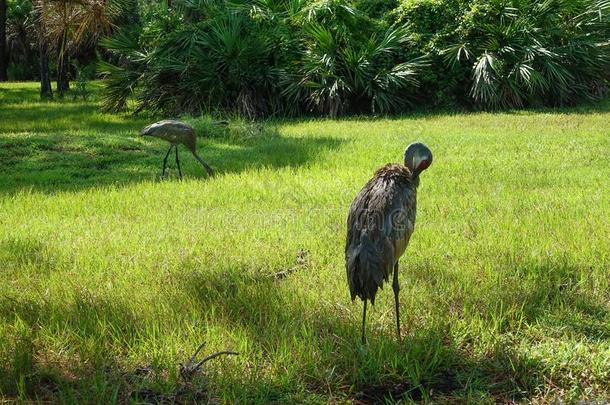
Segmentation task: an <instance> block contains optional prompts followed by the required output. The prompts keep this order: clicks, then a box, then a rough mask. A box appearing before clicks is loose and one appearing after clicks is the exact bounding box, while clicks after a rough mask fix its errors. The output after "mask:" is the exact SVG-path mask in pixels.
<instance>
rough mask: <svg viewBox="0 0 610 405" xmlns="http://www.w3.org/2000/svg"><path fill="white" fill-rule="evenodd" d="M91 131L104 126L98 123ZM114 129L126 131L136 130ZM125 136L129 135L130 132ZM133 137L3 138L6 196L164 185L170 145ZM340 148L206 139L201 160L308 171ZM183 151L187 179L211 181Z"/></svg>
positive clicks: (223, 169)
mask: <svg viewBox="0 0 610 405" xmlns="http://www.w3.org/2000/svg"><path fill="white" fill-rule="evenodd" d="M89 125H94V126H95V125H98V124H97V123H95V122H94V123H93V124H89ZM99 125H104V124H103V123H99ZM114 125H115V126H117V127H121V128H123V126H124V127H125V128H131V126H132V124H114ZM111 126H112V125H111ZM138 128H139V126H138ZM132 129H133V128H132ZM115 130H116V128H115ZM121 131H123V130H121ZM124 131H125V132H126V133H129V131H128V130H127V129H124ZM133 132H134V136H131V137H127V136H125V137H118V136H114V137H110V138H104V137H103V136H101V135H99V136H95V135H91V136H86V135H83V136H69V135H64V134H58V133H53V134H48V135H32V134H24V135H23V136H18V135H11V136H7V135H2V134H0V173H1V174H2V179H1V180H0V194H2V193H5V194H11V193H15V192H18V191H19V190H24V189H25V190H34V191H42V192H56V191H78V190H82V189H88V188H94V187H100V186H107V185H114V186H124V185H127V184H131V183H137V182H141V181H146V180H153V179H159V180H160V174H161V173H160V172H161V165H162V161H163V156H164V154H165V152H166V149H167V145H166V144H165V143H163V142H161V141H159V142H156V141H152V142H150V141H145V140H142V139H140V138H138V137H136V136H135V133H136V132H135V131H133ZM340 143H341V141H340V140H336V139H333V138H285V137H281V136H279V135H274V134H270V135H262V136H260V137H258V138H255V139H248V140H246V141H244V142H231V141H225V140H209V139H201V140H200V141H199V154H200V155H201V156H202V157H203V158H204V159H205V160H206V161H207V162H208V163H209V164H210V165H211V166H212V167H214V168H215V169H216V171H217V173H218V174H219V175H222V174H223V173H233V172H242V171H247V170H255V169H257V168H283V167H298V166H302V165H305V164H307V163H308V162H310V161H312V160H313V159H314V158H315V157H316V156H317V155H318V154H319V153H321V152H324V151H328V150H333V149H336V148H338V147H339V145H340ZM180 150H181V152H180V156H181V162H182V165H183V173H184V175H185V177H195V178H201V179H205V178H207V176H206V174H205V172H204V171H203V169H202V168H201V166H200V165H199V164H198V163H197V162H196V161H195V160H194V158H193V157H192V156H191V154H190V153H189V152H188V151H186V149H185V148H183V147H182V148H180ZM173 165H174V162H173V161H171V160H170V162H169V165H168V168H169V172H168V174H169V175H170V176H175V168H174V167H173ZM168 178H172V177H169V176H168ZM173 178H175V177H173Z"/></svg>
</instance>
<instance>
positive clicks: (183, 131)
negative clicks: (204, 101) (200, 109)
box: [140, 120, 214, 178]
mask: <svg viewBox="0 0 610 405" xmlns="http://www.w3.org/2000/svg"><path fill="white" fill-rule="evenodd" d="M140 136H152V137H154V138H159V139H163V140H164V141H167V142H169V143H170V144H171V145H170V147H169V150H168V151H167V153H166V154H165V158H164V159H163V174H162V175H161V176H162V177H163V176H165V167H166V166H167V158H168V156H169V154H170V152H171V151H172V148H176V165H177V166H178V173H179V174H180V178H182V170H181V169H180V160H179V159H178V145H180V144H182V145H184V146H186V148H187V149H188V150H190V151H191V153H192V154H193V156H195V159H197V160H198V161H199V163H201V164H202V165H203V167H204V168H205V170H206V172H207V173H208V175H209V176H212V175H214V171H213V170H212V168H211V167H210V166H209V165H208V164H207V163H206V162H205V161H204V160H203V159H201V158H200V157H199V155H198V154H197V134H196V133H195V129H194V128H193V127H191V126H190V125H188V124H185V123H184V122H181V121H176V120H163V121H159V122H155V123H154V124H150V125H149V126H147V127H146V128H144V129H143V130H142V131H141V132H140Z"/></svg>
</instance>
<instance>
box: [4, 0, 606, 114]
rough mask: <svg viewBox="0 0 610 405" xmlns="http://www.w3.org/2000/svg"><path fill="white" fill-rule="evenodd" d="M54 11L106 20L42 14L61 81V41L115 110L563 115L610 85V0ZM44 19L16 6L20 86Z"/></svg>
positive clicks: (153, 4)
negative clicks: (440, 110) (97, 79)
mask: <svg viewBox="0 0 610 405" xmlns="http://www.w3.org/2000/svg"><path fill="white" fill-rule="evenodd" d="M45 1H46V3H45V2H43V1H42V0H37V1H36V2H35V3H40V4H42V3H45V4H47V3H48V4H54V5H55V7H56V8H57V7H65V6H66V5H70V4H72V6H71V7H80V8H83V7H89V8H91V9H92V10H93V9H95V10H94V11H95V13H87V14H86V15H91V16H97V17H95V18H92V20H91V21H88V22H87V24H80V26H81V28H78V29H72V28H70V27H75V26H78V25H79V24H77V23H78V21H76V23H75V21H63V22H62V21H61V19H59V18H57V17H56V16H53V15H51V16H50V17H49V16H48V15H47V16H46V17H45V13H43V12H41V13H40V14H41V15H42V17H45V18H42V19H41V20H42V21H43V22H45V24H43V27H42V28H43V29H44V30H46V32H47V33H49V34H52V35H48V36H50V37H51V40H50V44H49V45H50V48H51V49H52V50H54V52H55V53H54V54H53V55H52V56H53V58H54V59H55V60H56V65H57V70H58V71H59V72H60V73H61V68H62V66H61V63H60V62H61V61H62V59H63V56H62V49H63V47H62V41H64V40H66V41H67V42H66V43H67V44H68V45H69V56H70V57H72V58H73V59H74V58H75V59H78V60H79V63H80V65H83V64H86V63H90V62H92V61H94V60H95V59H97V60H98V61H99V63H98V73H99V74H101V76H102V77H103V78H104V79H105V89H106V90H105V97H104V104H105V107H106V108H107V109H108V110H111V111H118V110H123V109H126V108H127V107H133V108H134V109H135V110H136V111H139V110H150V111H163V112H165V113H172V114H178V113H183V112H191V113H192V112H199V111H211V110H222V111H231V112H238V113H240V114H242V115H245V116H248V117H255V116H270V115H302V114H321V115H328V116H337V115H344V114H360V113H365V114H368V113H374V114H377V113H395V112H402V111H406V110H408V109H409V108H411V107H412V106H413V105H417V106H430V107H438V106H443V107H449V108H455V107H459V108H464V107H465V108H519V107H527V106H555V105H569V104H575V103H579V102H583V101H586V100H589V99H594V98H599V97H603V96H604V95H605V94H606V91H607V88H608V82H609V78H610V73H609V72H610V0H545V1H537V0H491V1H483V0H475V1H467V0H402V1H396V0H394V1H382V0H351V1H346V0H318V1H313V2H312V1H306V0H235V1H232V2H226V1H221V0H172V1H167V0H147V1H139V2H136V1H134V0H114V1H112V2H108V1H101V0H88V1H86V2H83V1H76V0H45ZM75 4H78V5H75ZM35 10H36V7H31V1H30V0H9V10H8V11H9V12H8V19H9V24H8V27H9V36H8V38H10V49H12V50H14V52H13V53H12V55H11V61H12V65H11V66H12V70H11V72H12V77H13V78H22V79H23V78H25V77H26V76H31V75H32V74H33V73H36V72H35V71H36V68H32V67H31V66H36V64H32V63H30V62H31V60H32V59H35V58H34V57H33V55H34V54H35V52H36V49H37V47H36V44H35V41H34V39H33V38H31V37H32V35H30V38H29V39H28V34H27V32H28V31H30V32H34V30H32V29H31V27H32V26H33V25H32V24H33V21H34V19H32V18H31V14H32V13H35ZM38 10H39V11H42V9H41V8H40V7H38ZM46 10H51V11H52V8H49V7H46ZM47 14H49V11H47ZM56 14H58V15H59V13H56ZM28 16H29V18H28ZM98 17H99V18H98ZM77 20H78V19H77ZM52 22H54V23H53V24H52ZM62 27H68V29H66V30H64V29H63V28H62ZM85 27H87V34H86V35H81V34H82V33H83V32H84V31H83V30H84V29H85ZM70 29H72V31H70ZM104 32H106V33H108V32H110V34H109V35H108V36H107V37H106V38H105V39H103V40H101V41H99V40H98V38H99V36H100V35H101V34H103V33H104ZM63 33H66V34H70V33H72V34H74V35H72V36H70V35H68V38H67V39H65V38H63V37H62V35H63ZM77 34H78V35H77ZM80 37H82V38H87V39H88V40H87V41H80V40H79V38H80ZM94 49H97V56H96V54H95V53H94V52H93V50H94ZM52 69H54V68H53V67H52ZM68 69H70V68H68ZM69 75H70V76H71V77H72V78H75V77H76V76H77V72H76V71H75V70H74V69H72V71H71V72H70V74H69ZM129 100H133V103H129Z"/></svg>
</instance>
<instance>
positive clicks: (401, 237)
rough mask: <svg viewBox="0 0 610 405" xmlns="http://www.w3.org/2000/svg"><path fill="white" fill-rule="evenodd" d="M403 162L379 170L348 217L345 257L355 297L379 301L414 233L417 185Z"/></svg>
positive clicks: (352, 295) (353, 297)
mask: <svg viewBox="0 0 610 405" xmlns="http://www.w3.org/2000/svg"><path fill="white" fill-rule="evenodd" d="M418 183H419V179H417V178H415V179H413V178H412V175H411V171H410V170H409V169H408V168H407V167H406V166H403V165H399V164H388V165H386V166H384V167H382V168H381V169H379V170H378V171H377V172H376V173H375V175H374V176H373V178H372V179H371V180H369V182H368V183H367V184H366V185H365V186H364V188H363V189H362V190H361V191H360V193H358V195H357V196H356V198H355V199H354V201H353V203H352V205H351V207H350V211H349V216H348V219H347V229H348V232H347V242H346V246H345V260H346V269H347V280H348V283H349V289H350V294H351V298H352V300H354V299H355V298H356V297H360V298H361V299H362V300H370V301H371V303H373V304H374V303H375V295H376V294H377V290H378V289H379V288H381V287H382V286H383V283H384V282H385V281H388V279H389V277H390V275H391V272H392V270H393V268H394V265H395V264H396V261H397V260H398V258H399V257H400V256H401V255H402V254H403V253H404V251H405V249H406V246H407V244H408V242H409V238H410V237H411V234H412V233H413V229H414V226H415V215H416V197H417V184H418Z"/></svg>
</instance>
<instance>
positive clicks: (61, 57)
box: [57, 33, 70, 98]
mask: <svg viewBox="0 0 610 405" xmlns="http://www.w3.org/2000/svg"><path fill="white" fill-rule="evenodd" d="M67 44H68V41H67V36H66V34H65V33H64V35H63V37H62V39H61V43H60V44H59V54H58V56H57V93H58V94H59V97H60V98H61V97H63V96H64V94H65V92H66V91H68V90H70V82H69V80H68V66H69V57H68V49H67Z"/></svg>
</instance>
